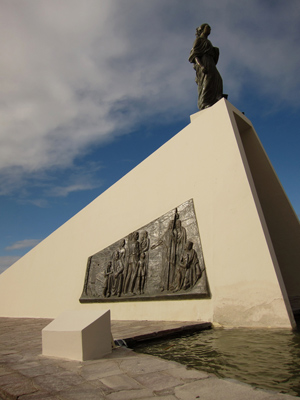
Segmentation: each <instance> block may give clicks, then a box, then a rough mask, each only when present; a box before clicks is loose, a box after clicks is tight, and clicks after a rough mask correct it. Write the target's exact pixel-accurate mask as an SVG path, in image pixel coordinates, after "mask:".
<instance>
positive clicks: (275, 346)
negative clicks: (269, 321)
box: [134, 329, 300, 396]
mask: <svg viewBox="0 0 300 400" xmlns="http://www.w3.org/2000/svg"><path fill="white" fill-rule="evenodd" d="M134 350H135V351H136V352H140V353H146V354H151V355H155V356H159V357H161V358H164V359H167V360H172V361H177V362H179V363H181V364H184V365H187V366H188V367H191V368H196V369H199V370H203V371H207V372H209V373H213V374H215V375H216V376H218V377H220V378H232V379H237V380H239V381H241V382H245V383H247V384H250V385H252V386H255V387H258V388H262V389H271V390H275V391H277V392H282V393H288V394H291V395H294V396H295V395H296V396H300V332H293V331H289V330H285V329H212V330H208V331H203V332H200V333H195V334H193V335H186V336H182V337H180V338H174V339H169V340H160V341H155V342H148V343H144V344H139V345H136V346H135V347H134Z"/></svg>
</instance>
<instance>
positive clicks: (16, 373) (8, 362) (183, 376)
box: [0, 318, 296, 400]
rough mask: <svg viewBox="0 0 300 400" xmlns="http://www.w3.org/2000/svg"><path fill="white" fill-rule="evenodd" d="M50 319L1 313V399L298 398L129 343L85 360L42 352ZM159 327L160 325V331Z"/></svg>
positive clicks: (125, 328) (149, 327) (181, 399)
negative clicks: (218, 375)
mask: <svg viewBox="0 0 300 400" xmlns="http://www.w3.org/2000/svg"><path fill="white" fill-rule="evenodd" d="M49 322H50V320H45V319H28V318H24V319H23V318H22V319H15V318H0V399H5V400H6V399H19V400H42V399H47V400H82V399H84V400H94V399H95V400H96V399H97V400H99V399H100V400H101V399H108V400H134V399H144V400H151V399H157V398H159V399H161V400H192V399H193V400H195V399H201V400H210V399H213V400H221V399H222V400H227V399H228V400H229V399H230V400H240V399H243V400H248V399H251V400H292V399H296V397H294V396H289V395H283V394H277V393H275V392H270V391H263V390H258V389H254V388H252V387H251V386H248V385H244V384H240V383H238V382H236V381H231V380H224V379H218V378H216V377H215V376H213V375H211V374H208V373H206V372H201V371H196V370H192V369H191V370H188V369H187V368H186V367H185V366H182V365H180V364H178V363H175V362H170V361H165V360H161V359H160V358H157V357H152V356H147V355H143V354H136V353H134V352H133V351H132V350H129V349H127V348H117V349H115V350H114V351H113V352H112V354H110V355H108V356H106V357H105V358H103V359H101V360H93V361H84V362H81V361H70V360H64V359H58V358H50V357H45V356H41V352H42V340H41V330H42V329H43V328H44V327H45V326H46V325H47V324H48V323H49ZM130 325H131V323H130V322H129V323H128V325H127V327H126V326H125V324H123V329H124V331H127V334H129V333H130V332H129V326H130ZM112 326H113V327H114V323H112ZM117 326H118V324H116V325H115V327H114V328H113V329H114V330H115V334H118V335H120V336H119V337H122V336H123V334H122V332H121V330H120V331H119V332H116V330H117V328H116V327H117ZM156 327H157V326H156V325H155V324H154V325H153V328H154V329H153V331H154V332H155V328H156ZM119 328H120V326H119ZM120 329H121V328H120ZM136 329H137V330H139V333H140V334H141V333H142V331H143V329H142V326H139V327H136ZM137 330H135V333H136V332H137ZM150 330H151V322H150V323H149V324H148V327H147V329H146V323H145V322H144V333H147V334H149V331H150ZM132 332H134V331H132ZM135 333H133V334H135Z"/></svg>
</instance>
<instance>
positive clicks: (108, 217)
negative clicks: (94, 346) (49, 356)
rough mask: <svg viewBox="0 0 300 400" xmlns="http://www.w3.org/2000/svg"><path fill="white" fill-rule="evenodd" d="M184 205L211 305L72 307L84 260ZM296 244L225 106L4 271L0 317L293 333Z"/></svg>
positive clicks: (283, 204)
mask: <svg viewBox="0 0 300 400" xmlns="http://www.w3.org/2000/svg"><path fill="white" fill-rule="evenodd" d="M190 199H192V200H193V204H194V209H195V215H196V219H197V223H198V229H199V234H200V237H201V244H202V249H203V257H204V260H205V268H206V275H207V280H208V285H209V293H210V294H209V296H208V297H206V298H199V299H198V298H186V299H169V300H168V301H166V300H163V299H159V300H152V301H143V300H141V299H139V300H138V299H137V300H136V301H130V302H126V301H123V302H118V301H114V302H111V303H110V302H107V301H106V302H105V303H80V302H79V298H80V296H81V293H82V290H83V285H84V282H85V279H86V278H85V277H86V263H87V260H88V258H89V257H90V256H92V255H93V254H97V252H99V251H100V250H102V249H105V248H107V247H108V246H110V245H111V244H113V243H115V242H117V241H119V240H120V239H121V238H123V237H125V236H126V235H128V234H130V233H131V232H134V231H136V230H138V229H140V228H141V227H143V226H146V225H147V224H149V223H150V222H151V221H155V220H156V219H157V218H159V217H160V216H162V215H164V214H166V213H167V212H169V211H170V210H174V209H176V207H178V206H179V205H180V204H184V203H185V202H186V201H188V200H190ZM299 244H300V229H299V221H298V219H297V217H296V215H295V213H294V211H293V209H292V207H291V205H290V203H289V201H288V199H287V197H286V195H285V193H284V191H283V189H282V187H281V185H280V183H279V181H278V178H277V177H276V174H275V172H274V170H273V168H272V166H271V164H270V162H269V160H268V158H267V156H266V154H265V152H264V149H263V147H262V145H261V143H260V141H259V139H258V137H257V135H256V133H255V131H254V129H253V127H252V124H251V122H250V121H249V120H248V119H247V118H246V117H245V116H244V115H243V114H242V113H241V112H239V111H238V110H237V109H236V108H234V107H233V106H232V105H231V104H230V103H229V102H228V101H226V100H225V99H222V100H220V101H219V102H218V103H216V104H215V105H214V106H213V107H211V108H208V109H205V110H203V111H201V112H198V113H196V114H194V115H193V116H192V117H191V123H190V124H189V125H188V126H187V127H186V128H184V129H183V130H182V131H181V132H179V133H178V134H177V135H176V136H174V137H173V138H172V139H171V140H170V141H168V142H167V143H166V144H165V145H163V146H162V147H161V148H160V149H158V150H157V151H156V152H154V153H153V154H152V155H151V156H150V157H148V158H147V159H146V160H144V161H143V162H142V163H141V164H139V165H138V166H137V167H136V168H134V169H133V170H132V171H131V172H130V173H128V174H127V175H126V176H124V177H123V178H122V179H121V180H120V181H118V182H117V183H116V184H114V185H113V186H112V187H111V188H109V189H108V190H107V191H106V192H104V193H103V194H101V195H100V196H99V197H98V198H96V199H95V200H94V201H93V202H92V203H90V204H89V205H88V206H87V207H86V208H84V209H83V210H82V211H80V212H79V213H78V214H77V215H75V216H74V217H73V218H71V219H70V220H69V221H68V222H67V223H65V224H64V225H62V226H61V227H60V228H59V229H57V230H56V231H55V232H54V233H52V234H51V235H50V236H49V237H47V238H46V239H45V240H44V241H43V242H41V243H40V244H39V245H38V246H36V247H35V248H34V249H33V250H31V251H30V252H29V253H28V254H26V255H25V256H24V257H22V258H21V259H20V260H19V261H18V262H17V263H15V264H14V265H13V266H11V267H10V268H9V269H8V270H7V271H5V272H4V273H3V274H2V275H1V276H0V315H1V316H8V317H48V318H55V317H57V315H59V314H60V313H62V312H64V311H66V310H69V309H72V310H74V309H81V310H82V309H97V310H106V309H108V308H110V310H111V314H112V319H129V320H133V319H136V320H179V321H180V320H190V321H196V320H205V321H212V322H215V323H220V324H222V325H226V326H245V327H250V326H255V327H267V326H270V327H291V326H294V325H295V320H294V316H293V310H294V311H295V310H297V309H300V307H299V299H300V273H299V265H300V254H299ZM292 308H293V310H292Z"/></svg>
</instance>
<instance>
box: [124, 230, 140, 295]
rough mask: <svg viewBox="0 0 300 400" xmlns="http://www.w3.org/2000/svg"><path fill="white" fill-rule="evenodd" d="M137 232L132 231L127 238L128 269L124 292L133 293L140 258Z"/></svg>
mask: <svg viewBox="0 0 300 400" xmlns="http://www.w3.org/2000/svg"><path fill="white" fill-rule="evenodd" d="M138 239H139V233H138V232H133V233H131V234H130V235H129V238H128V270H127V276H126V280H125V285H124V293H131V294H134V288H135V282H136V277H137V267H138V262H139V259H140V244H139V242H138Z"/></svg>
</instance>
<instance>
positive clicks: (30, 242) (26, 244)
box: [4, 239, 41, 258]
mask: <svg viewBox="0 0 300 400" xmlns="http://www.w3.org/2000/svg"><path fill="white" fill-rule="evenodd" d="M40 241H41V239H25V240H20V241H18V242H16V243H13V244H12V245H11V246H7V247H6V248H5V250H6V251H11V250H20V249H27V248H32V247H34V246H36V245H37V244H39V243H40ZM4 258H5V257H4Z"/></svg>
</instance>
